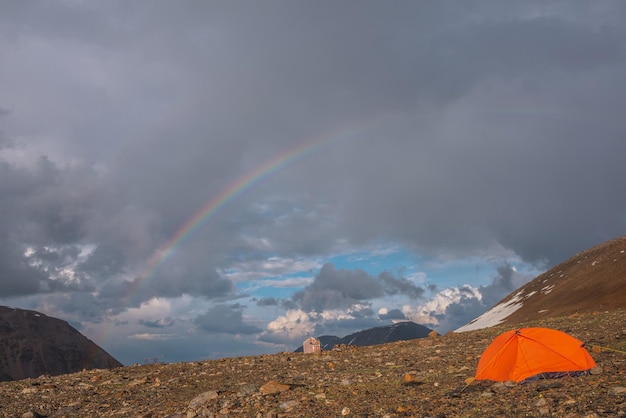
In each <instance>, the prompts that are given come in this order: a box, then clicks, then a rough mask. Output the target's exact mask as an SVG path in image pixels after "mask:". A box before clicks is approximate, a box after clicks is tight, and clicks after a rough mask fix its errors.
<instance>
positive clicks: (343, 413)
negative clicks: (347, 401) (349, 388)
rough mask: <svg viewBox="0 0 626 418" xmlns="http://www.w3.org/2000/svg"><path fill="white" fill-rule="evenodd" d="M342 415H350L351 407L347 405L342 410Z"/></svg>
mask: <svg viewBox="0 0 626 418" xmlns="http://www.w3.org/2000/svg"><path fill="white" fill-rule="evenodd" d="M341 415H342V416H346V415H350V408H348V407H345V408H343V409H342V410H341Z"/></svg>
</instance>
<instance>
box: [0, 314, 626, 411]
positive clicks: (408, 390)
mask: <svg viewBox="0 0 626 418" xmlns="http://www.w3.org/2000/svg"><path fill="white" fill-rule="evenodd" d="M525 325H526V326H546V327H551V328H555V329H560V330H562V331H565V332H568V333H570V334H571V335H573V336H574V337H576V338H578V339H580V340H582V341H585V342H586V343H587V347H588V348H589V349H590V351H591V355H592V357H593V358H594V359H595V361H596V362H597V364H598V366H599V367H598V368H597V369H596V370H594V374H592V375H589V376H582V377H577V378H570V377H565V378H562V379H557V380H542V381H541V380H540V381H536V382H531V383H527V384H523V385H512V384H511V385H509V384H504V383H494V382H490V381H475V382H471V383H469V384H468V383H467V382H469V380H468V378H471V377H472V376H474V373H475V369H476V365H477V364H478V360H479V358H480V355H481V354H482V352H483V350H484V349H485V348H486V347H487V345H488V344H489V343H490V342H491V341H492V339H493V338H494V337H495V336H497V335H498V334H500V333H501V332H504V331H505V330H508V329H510V327H507V326H497V327H493V328H487V329H482V330H477V331H470V332H464V333H450V334H448V335H445V336H439V337H435V338H422V339H417V340H411V341H404V342H396V343H391V344H383V345H376V346H369V347H359V348H356V347H350V349H346V347H345V346H341V347H342V350H330V351H327V352H323V353H319V354H304V353H280V354H275V355H262V356H255V357H239V358H226V359H221V360H210V361H202V362H193V363H176V364H151V365H143V366H132V367H121V368H115V369H111V370H90V371H83V372H79V373H74V374H68V375H61V376H56V377H46V376H44V377H39V378H36V379H26V380H21V381H16V382H4V383H0V416H5V417H22V416H31V417H36V416H47V417H62V416H66V417H94V416H100V417H113V416H115V417H143V418H148V417H171V418H173V417H190V418H192V417H199V416H203V417H263V418H269V417H272V418H278V417H341V416H346V417H386V418H395V417H501V416H507V417H513V416H535V417H541V416H543V417H548V416H559V417H572V418H573V417H587V418H592V417H619V416H626V311H625V310H612V311H598V312H595V313H585V314H580V315H574V316H569V317H559V318H548V319H543V320H538V321H533V322H530V323H527V324H525ZM597 347H601V348H597ZM24 414H27V415H24Z"/></svg>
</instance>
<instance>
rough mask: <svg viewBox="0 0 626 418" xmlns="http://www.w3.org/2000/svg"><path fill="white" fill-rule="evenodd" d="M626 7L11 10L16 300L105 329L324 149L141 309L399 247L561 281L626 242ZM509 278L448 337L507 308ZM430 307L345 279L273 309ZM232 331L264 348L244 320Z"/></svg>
mask: <svg viewBox="0 0 626 418" xmlns="http://www.w3.org/2000/svg"><path fill="white" fill-rule="evenodd" d="M625 9H626V8H625V6H624V4H623V2H621V1H606V2H602V3H601V4H599V3H597V2H584V1H581V2H577V1H567V2H559V1H556V2H550V3H545V2H543V1H527V2H506V1H505V2H501V1H477V2H458V3H455V4H450V3H445V2H431V3H423V2H408V1H407V2H404V1H401V2H398V3H397V4H394V7H389V5H388V4H384V3H381V2H377V1H365V2H358V4H357V3H356V2H351V1H348V2H341V3H337V2H326V1H321V2H317V1H311V2H289V1H268V2H264V3H263V5H260V4H250V3H243V2H238V1H229V2H196V3H183V4H180V3H173V2H168V1H155V2H150V4H148V3H144V2H141V1H138V2H132V3H130V2H125V1H110V2H100V3H94V2H61V3H59V2H57V3H50V2H44V1H41V2H40V1H34V2H20V1H14V2H6V3H4V4H2V10H1V12H0V35H1V36H0V51H2V57H1V60H2V67H1V68H0V91H2V95H3V97H2V103H1V104H0V124H1V125H0V291H1V292H0V293H2V295H3V296H5V297H7V296H8V297H10V296H14V295H32V294H37V293H38V292H41V293H45V294H46V296H47V297H49V300H50V301H51V302H50V303H54V304H56V308H57V309H59V310H62V309H67V312H70V313H72V314H74V313H76V312H78V311H79V310H80V309H83V310H84V312H85V315H86V317H88V318H97V317H100V318H102V316H103V315H105V312H107V309H109V308H110V309H113V311H116V312H117V311H121V310H124V309H125V308H126V307H127V306H125V305H123V303H122V302H120V301H121V300H125V299H124V298H126V297H127V295H128V292H130V291H132V289H133V288H134V287H135V285H137V284H138V282H134V283H133V282H132V280H133V278H135V277H137V275H139V274H140V273H141V272H142V271H145V269H146V266H149V264H150V262H151V260H152V258H153V257H154V256H155V253H157V251H158V249H159V248H161V246H162V245H163V244H165V243H168V242H170V241H168V240H170V239H171V237H174V236H175V234H176V232H177V231H179V228H180V227H181V226H182V225H185V222H187V221H188V220H190V219H193V216H194V214H197V213H198V211H199V210H200V209H201V208H204V207H206V205H207V202H215V201H214V199H216V197H220V196H222V197H223V196H224V193H225V191H228V190H230V191H232V190H233V189H232V188H231V187H232V186H233V185H234V184H237V183H236V182H237V180H238V179H242V178H244V179H249V180H250V177H246V176H247V175H249V174H250V173H257V174H258V171H255V170H258V168H259V167H265V166H263V164H266V163H268V162H269V161H274V162H278V160H277V158H278V157H279V156H283V158H285V157H284V156H285V155H288V151H289V150H294V149H301V148H298V147H301V146H302V145H303V144H305V143H307V142H306V141H310V140H311V139H315V138H326V139H327V140H328V143H327V146H325V147H321V149H319V150H316V151H317V152H311V153H307V152H305V153H303V155H302V156H301V157H302V158H294V159H293V160H292V161H291V164H285V165H281V164H278V165H276V166H275V168H276V170H274V171H271V173H267V174H268V175H267V176H265V177H262V176H261V177H262V178H258V179H257V180H259V181H256V182H254V181H252V182H251V183H250V186H252V187H250V188H243V189H242V190H241V191H242V193H241V194H238V195H236V196H234V197H235V198H234V199H233V200H232V201H230V202H229V205H228V206H227V208H221V209H222V210H217V211H215V213H212V214H211V216H209V219H208V220H207V222H206V223H204V224H202V225H201V227H199V228H197V229H194V230H193V231H192V232H193V234H190V236H188V237H186V239H185V240H183V241H184V242H183V243H182V245H180V246H179V247H178V248H176V251H175V252H174V254H173V255H172V256H171V257H170V258H169V259H168V260H167V262H166V263H162V264H159V265H158V266H156V268H155V269H154V271H151V273H150V277H149V278H147V279H146V280H147V281H148V282H147V284H149V285H145V286H143V287H140V289H141V290H142V291H141V292H140V294H136V295H135V299H134V300H133V301H132V303H133V306H136V305H137V304H139V303H141V302H144V301H146V300H148V299H149V298H151V297H156V296H162V297H177V296H180V295H183V294H189V295H194V296H201V297H204V298H217V299H219V298H227V297H230V296H233V295H235V294H236V293H237V291H236V288H235V284H234V283H232V282H231V281H229V280H227V278H226V277H225V276H224V277H222V276H221V275H220V274H219V273H218V272H220V271H225V270H228V269H229V267H230V266H231V264H232V263H235V262H236V261H237V260H241V259H246V260H253V261H257V260H264V259H267V257H268V256H280V257H285V258H288V257H293V258H299V257H302V258H307V257H309V258H315V259H323V260H326V259H329V258H331V257H332V256H334V255H335V254H337V253H342V254H345V251H346V250H348V251H349V250H352V249H354V248H359V247H361V246H366V245H368V244H371V243H372V242H377V241H378V240H385V241H388V242H393V243H395V244H398V245H402V246H405V247H407V248H410V249H413V250H415V251H416V252H418V253H428V254H435V255H440V254H442V253H443V254H445V255H446V256H450V257H455V256H458V257H466V256H467V255H468V254H469V255H474V254H477V253H479V254H485V253H491V252H494V253H500V252H505V253H509V254H510V253H514V254H515V255H516V256H519V257H521V258H522V259H523V260H524V261H527V262H531V263H535V264H536V265H540V266H545V267H549V266H551V265H554V264H556V263H558V262H561V261H563V260H564V259H566V258H567V257H569V256H571V255H573V254H575V253H576V252H578V251H580V250H583V249H585V248H588V247H590V246H592V245H594V244H597V243H599V242H602V241H604V240H606V239H609V238H613V237H615V236H618V235H621V234H623V233H625V231H626V210H625V209H624V208H625V207H626V194H624V193H623V192H622V190H623V186H622V179H623V178H624V177H626V165H624V164H623V162H622V158H623V155H626V141H624V140H623V138H624V133H625V132H626V119H625V118H624V117H623V116H622V113H623V109H624V108H626V75H625V74H626V47H625V46H624V42H623V39H625V38H626V29H625V27H624V25H623V21H624V17H625V16H626V10H625ZM6 109H10V112H7V111H6ZM342 128H343V129H344V130H342ZM357 128H358V129H357ZM346 131H348V132H355V135H354V136H351V135H348V134H345V132H346ZM325 135H326V136H325ZM313 142H314V141H313ZM314 148H315V147H314ZM289 155H292V154H289ZM270 174H271V175H270ZM260 180H263V181H260ZM239 185H240V186H241V185H242V184H241V183H239ZM244 189H245V190H244ZM27 251H28V252H27ZM26 254H29V255H28V256H27V255H26ZM68 270H72V271H73V272H74V274H75V276H74V277H72V278H71V279H72V280H70V277H69V276H63V275H64V274H66V273H67V271H68ZM505 276H506V275H505V274H502V275H501V276H500V278H501V279H502V281H499V280H500V279H498V280H495V279H494V283H493V284H492V285H491V287H489V286H487V287H485V288H481V290H480V291H481V293H483V301H482V302H481V303H480V304H478V305H477V304H476V300H474V299H473V298H472V297H471V294H469V293H468V294H467V297H466V299H467V300H465V299H464V302H467V303H465V304H457V305H455V306H450V308H449V309H450V315H451V317H453V318H460V317H462V316H463V315H464V313H463V310H465V314H467V315H469V314H470V313H473V312H475V311H478V310H480V309H481V306H480V305H485V306H486V303H487V302H485V301H487V300H491V299H497V295H499V294H500V292H504V291H505V289H506V288H507V286H508V284H507V281H506V280H505ZM513 283H515V281H513ZM423 293H424V291H423V289H421V288H420V287H418V286H415V285H414V284H412V283H411V282H410V281H408V280H406V279H405V278H402V277H396V276H394V275H392V274H390V273H383V274H381V275H379V276H370V275H368V274H367V273H365V272H364V271H361V270H352V271H347V270H336V269H334V267H332V265H326V266H324V268H322V271H320V272H319V274H318V275H317V277H316V278H315V281H314V282H313V284H312V285H310V286H308V287H307V288H305V289H304V290H302V291H301V292H299V293H297V294H296V295H295V296H294V297H293V298H292V299H288V298H287V299H281V300H275V302H276V303H277V304H278V305H276V306H278V307H280V308H291V309H295V308H298V307H301V308H302V309H304V310H307V311H309V312H320V311H322V310H324V309H347V308H350V307H353V306H354V305H355V304H364V305H367V304H368V303H369V302H370V301H371V300H373V299H376V298H383V297H385V296H393V295H406V296H408V297H409V298H412V299H414V300H415V299H418V298H421V297H423ZM82 295H85V296H86V299H85V300H87V301H91V302H93V300H92V299H91V297H93V298H95V299H96V300H98V301H100V303H99V304H95V303H93V304H91V305H90V306H87V305H84V306H83V305H81V303H80V300H81V299H80V296H82ZM61 296H63V297H61ZM87 296H88V297H87ZM120 298H122V299H120ZM63 300H67V301H68V302H69V303H68V305H66V307H65V308H64V307H63V304H62V303H63ZM273 303H274V301H273V300H271V299H267V300H265V299H264V300H259V301H258V302H257V305H271V304H273ZM485 306H482V309H484V308H485ZM216 309H217V308H216ZM220 309H222V310H223V311H224V312H227V313H229V315H230V316H231V317H230V318H231V320H232V322H233V323H234V324H235V325H237V324H239V326H243V329H244V330H245V331H248V332H251V330H252V328H253V327H252V328H246V325H245V324H243V322H242V320H241V318H240V316H238V315H242V309H241V308H237V309H235V308H229V309H230V310H229V309H226V308H224V307H222V308H220ZM218 310H219V309H218ZM98 311H100V312H101V313H102V314H101V315H99V314H98ZM113 311H110V312H113ZM363 314H364V315H365V314H366V313H365V312H364V313H363ZM368 315H369V313H368ZM368 318H369V317H368ZM360 319H362V318H360ZM470 319H472V318H470ZM94 320H95V319H94ZM376 320H378V319H376ZM199 321H200V323H201V324H204V325H205V326H206V327H207V328H208V329H213V328H215V327H217V325H214V324H212V323H211V320H210V319H209V318H208V317H204V316H203V317H201V319H200V320H199ZM238 321H239V322H238ZM242 324H243V325H242ZM244 333H245V332H244Z"/></svg>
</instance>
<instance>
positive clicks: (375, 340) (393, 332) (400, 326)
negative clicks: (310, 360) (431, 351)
mask: <svg viewBox="0 0 626 418" xmlns="http://www.w3.org/2000/svg"><path fill="white" fill-rule="evenodd" d="M430 332H432V329H430V328H427V327H425V326H423V325H419V324H416V323H415V322H409V321H405V322H398V323H395V324H393V325H387V326H383V327H376V328H370V329H366V330H363V331H358V332H355V333H354V334H350V335H346V336H345V337H343V338H340V337H335V336H332V335H323V336H321V337H318V339H319V340H320V343H321V345H322V350H330V349H332V348H333V347H334V346H335V345H339V344H347V345H356V346H361V347H362V346H367V345H378V344H386V343H393V342H396V341H406V340H414V339H416V338H424V337H427V336H428V334H429V333H430ZM302 351H303V348H302V346H300V347H298V348H297V349H296V350H295V352H302Z"/></svg>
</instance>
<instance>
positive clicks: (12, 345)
mask: <svg viewBox="0 0 626 418" xmlns="http://www.w3.org/2000/svg"><path fill="white" fill-rule="evenodd" d="M121 365H122V364H121V363H120V362H118V361H117V360H115V359H114V358H113V357H111V356H110V355H109V354H108V353H107V352H105V351H104V350H103V349H102V348H100V347H98V346H97V345H96V344H95V343H93V342H92V341H91V340H89V339H87V338H86V337H85V336H84V335H82V334H81V333H80V332H78V331H77V330H76V329H74V328H73V327H71V326H70V325H69V324H68V323H67V322H65V321H62V320H60V319H57V318H51V317H49V316H46V315H44V314H42V313H39V312H35V311H29V310H23V309H14V308H8V307H5V306H0V380H16V379H24V378H27V377H37V376H41V375H56V374H63V373H71V372H76V371H79V370H83V369H93V368H111V367H119V366H121Z"/></svg>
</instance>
